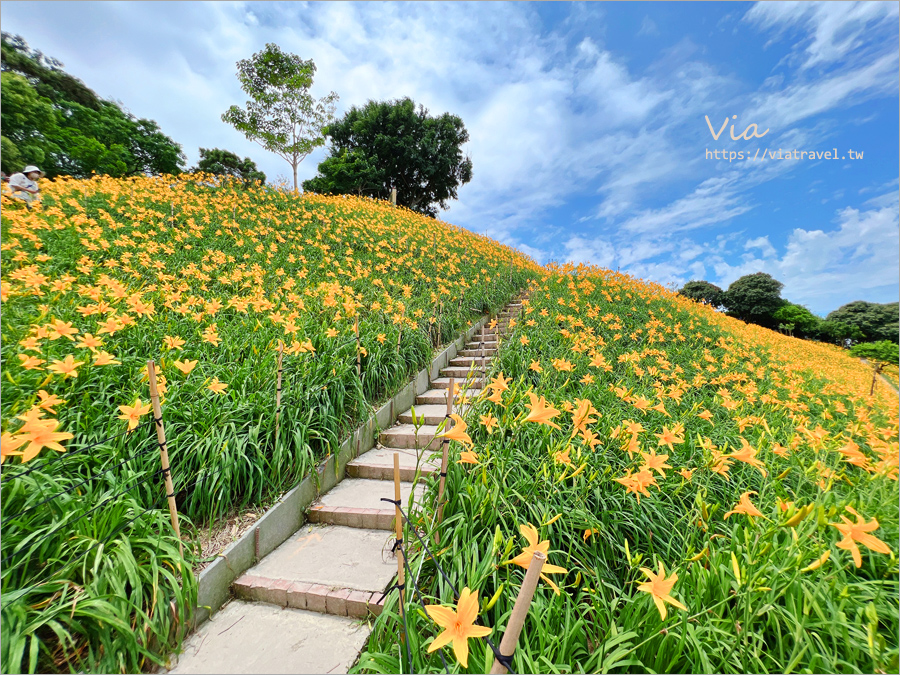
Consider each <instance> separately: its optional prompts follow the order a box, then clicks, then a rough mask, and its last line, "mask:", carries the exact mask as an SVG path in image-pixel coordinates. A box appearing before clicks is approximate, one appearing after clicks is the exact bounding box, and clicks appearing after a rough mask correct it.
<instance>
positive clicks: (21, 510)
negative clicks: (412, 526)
mask: <svg viewBox="0 0 900 675" xmlns="http://www.w3.org/2000/svg"><path fill="white" fill-rule="evenodd" d="M210 180H212V179H210ZM42 191H43V194H44V197H43V208H41V209H32V210H27V209H25V208H24V205H22V204H21V203H13V202H12V201H10V200H9V199H8V198H6V197H4V201H3V214H2V251H3V270H2V279H0V295H2V310H3V311H2V369H3V373H2V404H0V410H2V460H3V464H2V471H0V481H2V482H0V489H2V495H0V496H2V503H3V509H2V533H3V536H2V544H0V556H2V563H0V566H2V634H3V641H2V670H3V672H36V671H38V672H48V671H69V670H79V669H80V670H84V671H88V672H137V671H140V670H148V669H150V668H153V667H154V666H155V665H162V664H163V663H164V662H165V657H166V655H167V654H168V653H170V652H171V651H172V650H173V649H175V648H176V647H177V645H178V644H179V643H180V641H181V639H182V638H183V637H184V633H185V630H186V624H187V621H188V620H189V618H190V608H191V607H192V606H193V604H194V602H195V601H196V582H195V579H194V576H193V574H192V573H191V568H192V566H193V565H194V564H195V563H196V562H197V553H198V551H197V547H196V536H195V535H196V532H197V529H196V528H197V527H202V526H203V525H204V524H208V523H209V522H211V521H212V520H213V519H215V518H217V517H219V516H222V515H226V514H228V513H230V512H233V511H234V510H235V509H239V508H243V507H247V506H251V505H259V504H262V503H265V502H267V501H269V500H272V499H274V498H277V496H278V495H279V494H281V493H283V492H284V491H285V490H287V489H289V488H291V487H293V486H294V485H295V484H296V483H297V482H298V481H299V480H300V479H302V478H303V477H304V476H305V475H307V474H308V473H309V471H310V469H311V467H312V466H313V465H314V464H315V463H316V462H317V461H318V460H320V459H322V458H323V457H325V456H326V455H327V454H329V452H331V451H333V450H334V449H335V448H337V447H338V444H339V442H340V441H341V440H342V439H343V438H344V437H345V436H346V435H347V433H348V432H349V431H350V430H351V429H354V428H356V427H357V426H358V425H359V424H360V423H361V422H362V421H364V420H366V419H367V418H368V417H369V416H370V415H371V414H372V410H373V407H374V406H375V405H376V404H377V403H379V402H380V401H383V400H385V399H386V398H387V397H389V396H390V395H392V394H393V393H394V392H395V391H396V390H397V389H398V388H399V387H400V386H402V385H403V384H405V382H406V381H408V379H409V377H410V376H411V375H412V374H413V373H415V372H416V371H417V370H419V369H421V368H422V367H423V366H425V365H426V364H427V363H428V362H430V360H431V357H432V353H433V350H434V348H435V347H436V346H437V345H439V344H442V343H445V342H447V341H448V340H449V339H453V338H455V337H456V336H457V335H458V334H459V333H460V332H461V331H462V330H463V329H464V328H465V327H467V326H468V325H470V324H471V322H472V321H473V320H475V319H477V318H478V316H479V314H480V313H482V312H485V311H488V310H495V309H497V308H498V307H500V306H501V305H502V304H503V303H505V302H507V301H508V299H509V298H510V297H511V296H512V295H514V294H515V293H516V291H517V289H520V288H522V287H523V286H524V285H526V283H527V282H528V280H529V279H533V278H536V277H537V275H538V272H539V268H538V267H537V266H536V265H535V264H534V263H533V261H531V260H530V259H528V258H526V257H524V256H522V255H521V254H519V253H518V252H516V251H513V250H511V249H509V248H506V247H503V246H501V245H499V244H497V243H496V242H493V241H491V240H488V239H486V238H484V237H480V236H477V235H473V234H471V233H469V232H467V231H464V230H461V229H460V228H455V227H453V226H451V225H448V224H446V223H442V222H440V221H435V220H432V219H429V218H425V217H421V216H419V215H417V214H414V213H412V212H410V211H407V210H404V209H394V208H392V207H390V205H387V204H385V203H383V202H374V201H372V200H366V199H357V198H346V197H317V196H305V197H303V198H295V197H291V196H290V195H287V194H285V193H283V192H281V191H278V190H273V189H266V188H259V189H250V190H242V189H236V188H235V187H234V186H231V185H216V186H214V187H207V186H204V185H201V184H197V183H195V182H191V181H188V180H180V179H176V178H167V179H166V180H162V179H151V178H136V179H126V180H113V179H108V178H100V177H97V178H95V179H94V180H90V181H76V180H65V179H63V180H57V181H53V182H49V183H48V184H46V185H42ZM280 345H281V349H282V350H283V351H282V353H283V356H282V364H283V365H282V368H283V372H282V388H281V407H280V410H278V411H277V410H276V387H277V384H276V361H277V355H278V353H279V348H280ZM149 360H153V361H154V362H155V364H156V372H157V387H158V389H159V392H160V396H161V397H162V415H163V416H162V419H163V424H164V428H165V434H166V439H167V445H168V451H169V456H170V459H171V477H172V480H173V482H174V493H175V500H176V503H177V506H178V511H179V513H180V514H181V516H182V523H181V528H182V533H183V539H184V542H185V549H184V553H183V554H182V553H181V552H180V551H179V541H178V540H177V538H176V536H175V534H174V532H173V529H172V526H171V525H170V524H169V513H168V510H167V507H166V498H165V497H166V495H165V488H164V485H163V475H162V471H161V465H160V453H159V450H158V443H157V437H156V433H155V430H154V428H153V421H152V417H153V413H152V412H151V407H150V392H149V386H148V385H149V382H148V375H147V362H148V361H149ZM276 412H277V413H278V418H279V424H278V425H276V423H275V419H276ZM276 428H277V429H279V431H278V432H276ZM276 435H277V437H276Z"/></svg>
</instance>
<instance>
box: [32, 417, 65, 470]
mask: <svg viewBox="0 0 900 675" xmlns="http://www.w3.org/2000/svg"><path fill="white" fill-rule="evenodd" d="M58 427H59V422H58V421H56V420H54V419H46V420H35V421H33V422H31V423H26V424H25V426H23V427H22V428H21V429H20V430H19V437H20V438H22V439H23V440H24V442H25V443H27V444H28V445H27V446H26V447H25V449H24V450H23V451H22V462H23V463H24V462H30V461H31V460H32V459H34V458H35V457H37V455H38V453H40V451H41V450H42V449H43V448H50V449H51V450H56V451H57V452H65V451H66V449H65V448H64V447H63V446H61V445H60V444H59V441H65V440H68V439H70V438H74V436H73V435H72V434H70V433H68V432H65V431H56V429H57V428H58Z"/></svg>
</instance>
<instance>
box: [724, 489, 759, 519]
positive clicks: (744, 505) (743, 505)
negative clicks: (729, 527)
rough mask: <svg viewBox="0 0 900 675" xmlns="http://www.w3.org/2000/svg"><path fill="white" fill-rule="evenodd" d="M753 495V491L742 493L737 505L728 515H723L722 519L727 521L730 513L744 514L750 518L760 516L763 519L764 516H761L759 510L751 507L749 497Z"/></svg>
mask: <svg viewBox="0 0 900 675" xmlns="http://www.w3.org/2000/svg"><path fill="white" fill-rule="evenodd" d="M755 494H756V492H755V491H751V492H745V493H743V494H742V495H741V499H740V501H739V502H738V503H737V505H736V506H735V507H734V508H733V509H732V510H731V511H729V512H728V513H726V514H725V515H724V517H723V518H724V520H728V516H730V515H731V514H732V513H744V514H746V515H747V516H749V517H751V518H753V517H758V516H762V517H763V518H765V516H763V514H762V512H761V511H760V510H759V509H757V508H756V507H755V506H753V503H752V502H751V501H750V495H755Z"/></svg>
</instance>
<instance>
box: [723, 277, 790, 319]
mask: <svg viewBox="0 0 900 675" xmlns="http://www.w3.org/2000/svg"><path fill="white" fill-rule="evenodd" d="M782 288H784V284H783V283H781V282H780V281H778V280H777V279H773V278H772V277H771V276H770V275H768V274H766V273H765V272H756V273H755V274H745V275H744V276H742V277H741V278H740V279H737V280H736V281H734V282H733V283H732V284H731V285H730V286H729V287H728V290H727V291H725V300H724V304H725V307H726V308H727V309H728V311H729V313H730V314H732V315H734V316H736V317H737V318H739V319H742V320H743V321H749V322H751V323H758V324H760V325H762V326H769V327H771V325H772V324H773V320H772V315H773V314H774V313H775V312H776V311H777V310H778V308H779V307H781V306H782V305H784V303H785V302H786V301H785V300H783V299H782V297H781V289H782Z"/></svg>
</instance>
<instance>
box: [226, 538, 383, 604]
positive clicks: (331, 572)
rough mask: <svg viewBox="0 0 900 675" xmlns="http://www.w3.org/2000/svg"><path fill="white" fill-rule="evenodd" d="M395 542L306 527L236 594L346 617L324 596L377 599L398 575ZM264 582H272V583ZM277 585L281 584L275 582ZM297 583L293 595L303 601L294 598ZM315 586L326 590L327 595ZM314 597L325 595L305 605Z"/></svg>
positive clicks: (238, 585) (238, 584)
mask: <svg viewBox="0 0 900 675" xmlns="http://www.w3.org/2000/svg"><path fill="white" fill-rule="evenodd" d="M392 539H393V535H391V534H389V533H387V532H385V531H384V530H377V529H368V528H357V527H344V526H340V525H311V524H307V525H304V526H303V527H301V528H300V529H299V530H297V532H295V533H294V534H293V535H291V537H289V538H288V539H287V541H285V542H284V543H283V544H281V546H279V547H278V548H276V549H275V550H274V551H272V552H271V553H270V554H269V555H267V556H266V557H265V558H264V559H263V560H261V561H260V562H259V563H257V564H256V565H255V566H254V567H252V568H250V569H249V570H247V573H246V574H245V575H244V577H242V578H239V579H238V580H237V581H236V582H235V583H234V590H235V594H236V595H237V596H238V597H241V598H244V599H247V600H256V601H258V602H268V603H270V604H274V605H281V606H283V607H284V606H289V607H293V608H294V609H307V610H310V611H314V612H315V611H320V612H323V613H327V614H338V615H339V616H347V612H346V610H344V611H340V610H339V611H334V608H331V610H332V611H329V608H328V607H327V605H326V603H325V602H324V596H326V595H327V591H328V590H333V589H340V590H349V591H359V592H362V593H377V594H378V595H376V596H375V600H377V599H378V598H379V597H380V596H381V594H382V593H383V592H384V589H385V587H386V586H387V585H388V584H389V583H390V582H391V579H393V577H394V575H395V574H396V573H397V559H396V557H395V555H394V554H393V553H392V552H391V541H392ZM246 577H251V578H252V579H248V578H246ZM259 580H269V583H265V582H264V581H263V582H261V581H259ZM274 580H281V581H282V583H280V584H278V585H274V584H272V583H270V582H271V581H274ZM292 584H294V585H296V586H298V587H299V588H295V589H294V592H296V593H298V594H299V595H300V596H301V597H297V598H291V597H290V595H291V593H290V591H291V588H290V586H291V585H292ZM311 587H312V588H311ZM316 587H324V588H325V589H326V592H323V591H319V589H317V588H316ZM285 591H287V593H285ZM315 595H319V596H322V598H323V601H322V602H321V604H319V603H318V602H304V597H303V596H315ZM373 603H374V601H373ZM357 609H358V610H362V611H360V612H358V613H354V614H351V616H358V615H359V614H362V612H364V611H365V606H363V607H362V608H357ZM363 616H364V614H363Z"/></svg>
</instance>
